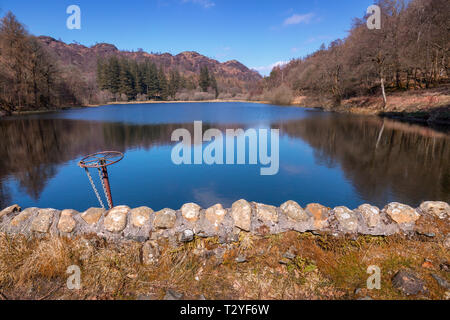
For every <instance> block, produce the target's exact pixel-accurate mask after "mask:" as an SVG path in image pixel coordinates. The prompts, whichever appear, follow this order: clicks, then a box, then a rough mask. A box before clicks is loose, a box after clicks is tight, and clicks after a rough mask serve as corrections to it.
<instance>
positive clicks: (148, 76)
mask: <svg viewBox="0 0 450 320" xmlns="http://www.w3.org/2000/svg"><path fill="white" fill-rule="evenodd" d="M145 70H146V71H145V80H144V82H145V85H146V87H147V96H148V98H149V99H150V98H152V97H154V96H156V95H157V94H158V90H159V81H158V71H157V69H156V65H155V64H154V63H150V62H147V63H146V68H145Z"/></svg>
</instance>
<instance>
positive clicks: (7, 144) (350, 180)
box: [0, 103, 450, 211]
mask: <svg viewBox="0 0 450 320" xmlns="http://www.w3.org/2000/svg"><path fill="white" fill-rule="evenodd" d="M196 120H197V121H200V120H201V121H202V122H203V130H206V129H207V128H217V129H219V130H221V131H222V132H225V130H226V129H237V128H242V129H244V130H246V129H251V128H255V129H259V128H267V129H279V171H278V173H277V174H276V175H266V176H264V175H261V174H260V168H261V165H260V164H257V165H250V164H240V165H238V164H236V165H207V164H201V165H176V164H174V163H173V162H172V160H171V152H172V148H173V147H174V146H175V145H176V144H177V142H172V141H171V134H172V132H173V131H174V130H176V129H178V128H186V129H187V130H189V131H190V132H192V130H193V124H194V121H196ZM0 133H1V141H0V207H5V206H8V205H10V204H13V203H17V204H19V205H21V206H22V207H31V206H36V207H45V208H47V207H50V208H56V209H64V208H73V209H76V210H80V211H82V210H85V209H86V208H88V207H93V206H94V207H98V206H99V203H98V201H97V199H96V197H95V195H94V193H93V191H92V189H91V186H90V184H89V180H88V178H87V176H86V174H85V172H84V170H83V169H81V168H80V167H78V165H77V164H78V161H79V160H80V159H81V158H82V157H83V156H84V155H87V154H90V153H95V152H98V151H104V150H117V151H121V152H123V153H124V154H125V157H124V159H123V160H122V161H120V162H119V163H117V164H115V165H113V166H110V167H108V171H109V176H110V183H111V188H112V195H113V199H114V203H115V205H119V204H126V205H128V206H130V207H138V206H143V205H145V206H149V207H151V208H153V209H154V210H159V209H162V208H165V207H168V208H172V209H178V208H180V207H181V206H182V205H183V204H184V203H187V202H196V203H198V204H199V205H201V206H203V207H208V206H210V205H214V204H216V203H222V204H223V205H224V206H225V207H230V206H231V204H232V203H233V202H234V201H236V200H238V199H241V198H244V199H246V200H249V201H256V202H262V203H266V204H272V205H276V206H279V205H280V204H282V203H283V202H285V201H286V200H295V201H297V202H298V203H299V204H300V205H302V206H303V207H304V206H306V205H307V204H308V203H312V202H318V203H321V204H323V205H326V206H330V207H334V206H338V205H345V206H348V207H349V208H351V209H353V208H355V207H357V206H359V205H360V204H362V203H371V204H374V205H377V206H380V207H383V206H384V205H385V204H387V203H388V202H392V201H398V202H403V203H407V204H409V205H412V206H417V205H418V204H420V202H421V201H423V200H441V201H446V202H450V161H449V159H450V135H449V134H448V133H446V132H442V131H435V130H433V129H431V128H427V127H422V126H418V125H411V124H407V123H402V122H397V121H393V120H388V119H381V118H379V117H376V116H357V115H347V114H337V113H329V112H322V111H318V110H312V109H304V108H297V107H281V106H275V105H265V104H256V103H160V104H126V105H109V106H102V107H97V108H82V109H71V110H64V111H58V112H49V113H40V114H30V115H24V116H14V117H9V118H6V119H3V120H1V121H0ZM208 144H209V143H208V142H205V143H204V144H203V146H202V147H205V146H207V145H208ZM224 156H225V155H224ZM247 156H248V155H247ZM92 177H93V178H94V180H95V181H96V182H98V174H97V172H94V171H93V172H92ZM98 187H99V188H100V185H98ZM105 203H106V202H105Z"/></svg>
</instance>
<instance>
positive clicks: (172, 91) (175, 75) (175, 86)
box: [168, 70, 181, 100]
mask: <svg viewBox="0 0 450 320" xmlns="http://www.w3.org/2000/svg"><path fill="white" fill-rule="evenodd" d="M180 87H181V77H180V73H179V72H178V70H175V71H173V70H172V71H171V72H170V77H169V92H168V93H169V97H171V98H172V99H173V100H174V99H175V96H176V94H177V92H178V90H179V89H180Z"/></svg>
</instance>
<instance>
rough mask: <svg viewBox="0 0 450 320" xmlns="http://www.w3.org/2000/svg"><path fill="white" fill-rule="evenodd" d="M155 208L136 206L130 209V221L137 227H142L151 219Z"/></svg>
mask: <svg viewBox="0 0 450 320" xmlns="http://www.w3.org/2000/svg"><path fill="white" fill-rule="evenodd" d="M152 213H153V210H152V209H150V208H149V207H139V208H134V209H132V210H131V211H130V222H131V224H132V225H133V226H134V227H136V228H142V227H143V226H145V225H146V224H147V223H149V221H150V215H151V214H152Z"/></svg>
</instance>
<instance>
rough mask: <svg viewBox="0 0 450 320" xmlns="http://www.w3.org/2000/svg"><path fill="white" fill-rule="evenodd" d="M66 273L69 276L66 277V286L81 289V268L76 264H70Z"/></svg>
mask: <svg viewBox="0 0 450 320" xmlns="http://www.w3.org/2000/svg"><path fill="white" fill-rule="evenodd" d="M66 273H67V274H70V276H69V277H68V278H67V282H66V284H67V288H68V289H69V290H79V289H81V270H80V267H79V266H77V265H72V266H69V267H68V268H67V271H66Z"/></svg>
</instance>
